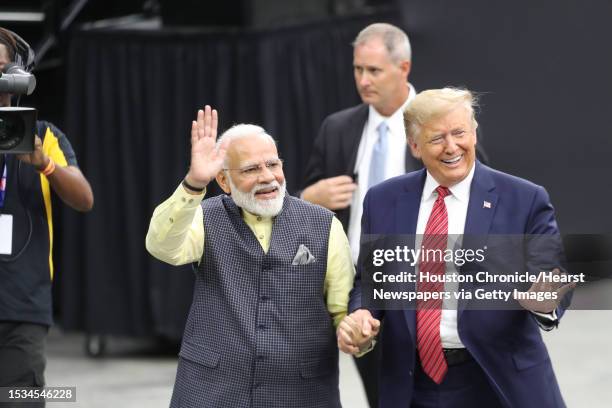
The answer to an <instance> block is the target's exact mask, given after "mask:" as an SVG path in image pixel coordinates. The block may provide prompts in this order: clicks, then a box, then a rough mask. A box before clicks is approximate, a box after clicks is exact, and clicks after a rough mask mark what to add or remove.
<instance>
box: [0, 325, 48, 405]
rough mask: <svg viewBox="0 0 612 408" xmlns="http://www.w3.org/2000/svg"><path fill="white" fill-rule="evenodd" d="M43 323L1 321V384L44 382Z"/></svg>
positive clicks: (38, 385)
mask: <svg viewBox="0 0 612 408" xmlns="http://www.w3.org/2000/svg"><path fill="white" fill-rule="evenodd" d="M48 331H49V328H48V327H47V326H45V325H41V324H33V323H20V322H6V321H0V387H43V386H44V385H45V376H44V372H45V365H46V360H45V338H46V337H47V333H48ZM44 406H45V403H44V402H41V403H38V402H37V403H23V402H21V403H15V404H13V403H0V407H1V408H8V407H18V408H26V407H44Z"/></svg>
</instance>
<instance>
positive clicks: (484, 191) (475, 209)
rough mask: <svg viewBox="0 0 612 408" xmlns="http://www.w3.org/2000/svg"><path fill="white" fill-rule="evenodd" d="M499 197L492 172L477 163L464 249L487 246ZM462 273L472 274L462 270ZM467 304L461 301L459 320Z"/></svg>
mask: <svg viewBox="0 0 612 408" xmlns="http://www.w3.org/2000/svg"><path fill="white" fill-rule="evenodd" d="M498 200H499V196H498V195H497V193H496V192H495V182H494V181H493V178H492V177H491V170H490V169H489V168H488V167H486V166H483V165H482V164H481V163H480V162H478V161H477V162H476V169H475V170H474V179H473V180H472V186H471V188H470V201H469V203H468V210H467V215H466V218H465V228H464V231H463V248H471V249H474V250H476V249H479V248H483V247H484V246H485V245H486V244H487V236H488V235H489V232H490V230H491V224H492V222H493V216H494V215H495V211H496V209H497V202H498ZM462 272H465V273H470V272H469V271H467V270H465V268H462ZM461 288H463V289H465V290H466V291H470V290H471V285H470V284H463V285H462V286H461ZM465 307H466V302H465V301H460V302H459V305H458V310H457V319H459V318H460V317H461V314H462V313H463V310H465Z"/></svg>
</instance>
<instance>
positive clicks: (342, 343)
mask: <svg viewBox="0 0 612 408" xmlns="http://www.w3.org/2000/svg"><path fill="white" fill-rule="evenodd" d="M379 330H380V321H379V320H377V319H375V318H374V317H372V314H371V313H370V311H368V310H366V309H359V310H356V311H354V312H353V313H351V314H350V315H348V316H346V317H345V318H344V319H343V320H342V322H340V324H339V325H338V329H337V330H336V336H337V338H338V348H339V349H340V350H342V351H343V352H345V353H347V354H357V353H359V352H363V351H366V350H367V349H368V348H369V347H370V345H371V344H372V341H373V339H374V338H375V337H376V336H377V335H378V332H379Z"/></svg>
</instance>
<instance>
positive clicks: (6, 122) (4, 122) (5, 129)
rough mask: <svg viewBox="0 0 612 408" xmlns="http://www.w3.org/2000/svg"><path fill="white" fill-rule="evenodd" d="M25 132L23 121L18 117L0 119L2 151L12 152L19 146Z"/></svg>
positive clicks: (0, 146)
mask: <svg viewBox="0 0 612 408" xmlns="http://www.w3.org/2000/svg"><path fill="white" fill-rule="evenodd" d="M24 132H25V127H24V124H23V120H21V118H19V117H18V116H14V115H8V116H5V117H0V150H10V149H12V148H14V147H15V146H17V145H18V144H19V143H20V142H21V139H22V138H23V134H24Z"/></svg>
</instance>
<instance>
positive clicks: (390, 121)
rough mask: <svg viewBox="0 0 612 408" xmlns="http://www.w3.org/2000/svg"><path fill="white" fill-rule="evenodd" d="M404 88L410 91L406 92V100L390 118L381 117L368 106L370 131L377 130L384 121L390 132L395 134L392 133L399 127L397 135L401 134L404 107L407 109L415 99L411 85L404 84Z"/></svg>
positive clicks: (414, 92)
mask: <svg viewBox="0 0 612 408" xmlns="http://www.w3.org/2000/svg"><path fill="white" fill-rule="evenodd" d="M406 86H408V88H409V90H410V91H409V92H408V98H406V100H405V101H404V103H403V104H402V106H400V107H399V108H398V109H397V110H396V111H395V112H393V114H392V115H391V116H383V115H381V114H380V113H379V112H378V111H377V110H376V109H375V108H374V106H372V105H370V106H369V113H368V123H369V124H370V125H369V126H371V128H372V129H377V128H378V125H380V123H381V122H382V121H386V122H387V125H388V126H389V128H391V132H393V133H396V132H394V131H395V129H396V128H398V126H399V129H400V130H401V131H399V132H398V134H401V133H403V131H404V110H405V109H406V107H408V104H409V103H410V102H412V100H413V99H414V98H415V97H416V91H415V90H414V87H413V86H412V84H411V83H409V82H408V83H406Z"/></svg>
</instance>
